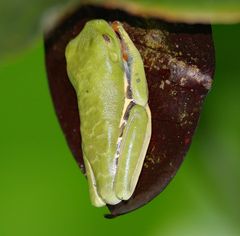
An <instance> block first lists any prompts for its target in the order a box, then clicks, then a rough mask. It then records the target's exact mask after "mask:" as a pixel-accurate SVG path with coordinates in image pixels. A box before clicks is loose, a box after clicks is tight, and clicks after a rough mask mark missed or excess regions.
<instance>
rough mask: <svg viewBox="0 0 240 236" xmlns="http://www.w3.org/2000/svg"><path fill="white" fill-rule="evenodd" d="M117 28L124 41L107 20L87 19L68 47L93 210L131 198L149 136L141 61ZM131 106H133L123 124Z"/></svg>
mask: <svg viewBox="0 0 240 236" xmlns="http://www.w3.org/2000/svg"><path fill="white" fill-rule="evenodd" d="M117 24H118V30H119V31H118V32H119V34H120V36H121V38H122V40H121V41H122V42H120V40H119V38H118V37H117V35H116V33H115V31H114V30H113V28H112V27H111V26H110V25H109V24H108V23H107V22H106V21H104V20H91V21H89V22H87V23H86V25H85V27H84V28H83V30H82V31H81V32H80V34H79V35H78V36H77V37H76V38H74V39H73V40H71V41H70V42H69V44H68V45H67V48H66V61H67V72H68V76H69V79H70V81H71V83H72V85H73V87H74V88H75V91H76V94H77V99H78V107H79V115H80V120H81V128H80V130H81V136H82V150H83V158H84V163H85V167H86V174H87V178H88V183H89V191H90V198H91V202H92V204H93V205H94V206H97V207H100V206H104V205H106V204H111V205H115V204H117V203H119V202H120V201H122V200H127V199H129V198H130V197H131V195H132V194H133V192H134V189H135V187H136V184H137V181H138V178H139V175H140V172H141V169H142V165H143V162H144V158H145V155H146V152H147V148H148V145H149V141H150V136H151V113H150V110H149V107H148V104H147V100H148V89H147V82H146V78H145V73H144V67H143V63H142V59H141V56H140V54H139V52H138V50H137V49H136V47H135V46H134V44H133V43H132V41H131V39H130V38H129V37H128V35H127V33H126V32H125V30H124V29H123V27H122V26H121V24H120V23H119V22H117ZM121 43H124V45H125V48H126V49H127V52H128V57H129V62H130V63H128V64H130V66H129V65H128V67H127V68H128V70H129V71H130V83H129V82H128V85H129V86H130V88H131V91H132V98H131V99H128V98H127V96H126V84H127V79H126V65H127V63H126V62H124V60H123V58H122V47H121ZM129 102H134V106H133V107H132V108H131V109H130V111H129V116H128V119H126V120H124V118H123V117H124V114H125V112H126V107H127V105H128V104H129ZM123 124H125V125H123ZM120 127H124V128H123V129H120ZM121 130H123V132H122V131H121ZM117 150H118V151H117Z"/></svg>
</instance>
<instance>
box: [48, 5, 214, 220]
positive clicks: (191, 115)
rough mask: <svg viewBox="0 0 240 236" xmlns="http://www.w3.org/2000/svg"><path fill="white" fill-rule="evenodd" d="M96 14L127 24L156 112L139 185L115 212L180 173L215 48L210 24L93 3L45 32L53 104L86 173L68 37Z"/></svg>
mask: <svg viewBox="0 0 240 236" xmlns="http://www.w3.org/2000/svg"><path fill="white" fill-rule="evenodd" d="M95 18H101V19H105V20H108V21H114V20H119V21H121V22H122V23H123V25H124V28H125V30H126V31H127V32H128V34H129V36H130V37H131V39H132V41H133V42H134V44H135V46H136V47H137V48H138V50H139V52H140V54H141V56H142V58H143V61H144V66H145V72H146V78H147V81H148V87H149V106H150V109H151V111H152V128H153V130H152V137H151V141H150V145H149V149H148V152H147V156H146V159H145V162H144V167H143V170H142V173H141V175H140V179H139V182H138V185H137V188H136V190H135V192H134V194H133V196H132V197H131V198H130V199H129V200H128V201H125V202H121V203H119V204H118V205H115V206H108V207H109V209H110V211H111V215H110V217H114V216H117V215H120V214H124V213H127V212H129V211H132V210H134V209H136V208H138V207H140V206H142V205H144V204H146V203H147V202H149V201H150V200H151V199H153V198H154V197H155V196H156V195H158V194H159V193H160V192H161V191H162V190H163V189H164V188H165V187H166V185H167V184H168V183H169V181H170V180H171V179H172V178H173V176H174V175H175V174H176V171H177V170H178V168H179V166H180V164H181V163H182V161H183V158H184V156H185V154H186V152H187V150H188V148H189V145H190V143H191V140H192V135H193V133H194V131H195V128H196V125H197V122H198V119H199V114H200V110H201V106H202V103H203V101H204V98H205V96H206V94H207V93H208V91H209V89H210V87H211V83H212V77H213V74H214V48H213V42H212V36H211V27H210V26H209V25H186V24H171V23H167V22H164V21H160V20H158V19H156V18H155V19H153V18H152V19H150V18H149V19H146V18H145V19H144V18H141V17H136V16H132V15H129V14H128V13H126V12H124V11H120V10H112V9H108V8H102V7H93V6H83V7H81V8H79V9H77V10H76V11H75V12H74V13H72V14H70V15H69V16H67V17H66V18H65V19H63V20H62V21H61V22H60V23H59V25H57V26H56V27H55V28H54V29H53V30H52V31H51V32H49V33H48V34H46V36H45V50H46V66H47V72H48V80H49V85H50V90H51V94H52V98H53V101H54V106H55V109H56V113H57V116H58V119H59V122H60V124H61V127H62V129H63V131H64V134H65V136H66V139H67V142H68V144H69V147H70V149H71V150H72V153H73V155H74V157H75V158H76V160H77V162H78V164H79V166H80V168H81V169H82V171H83V172H85V170H84V164H83V159H82V152H81V137H80V132H79V124H80V121H79V116H78V108H77V98H76V95H75V91H74V89H73V87H72V86H71V83H70V81H69V79H68V77H67V72H66V62H65V56H64V53H65V47H66V45H67V43H68V42H69V40H71V39H72V38H73V37H75V36H76V35H77V34H78V33H79V32H80V31H81V29H82V28H83V26H84V24H85V22H87V21H88V20H90V19H95ZM86 191H87V190H86Z"/></svg>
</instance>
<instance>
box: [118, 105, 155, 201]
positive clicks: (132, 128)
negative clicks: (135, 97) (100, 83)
mask: <svg viewBox="0 0 240 236" xmlns="http://www.w3.org/2000/svg"><path fill="white" fill-rule="evenodd" d="M150 137H151V114H150V109H149V107H148V105H146V107H143V106H140V105H134V106H133V107H132V109H131V110H130V114H129V117H128V120H127V124H126V126H125V128H124V132H123V136H122V141H121V145H120V154H119V158H118V169H117V173H116V177H115V185H114V188H115V192H116V195H117V197H118V198H119V199H122V200H127V199H129V198H130V197H131V195H132V194H133V192H134V189H135V187H136V185H137V181H138V178H139V175H140V173H141V169H142V165H143V162H144V158H145V155H146V152H147V148H148V145H149V141H150Z"/></svg>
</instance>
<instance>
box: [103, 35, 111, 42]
mask: <svg viewBox="0 0 240 236" xmlns="http://www.w3.org/2000/svg"><path fill="white" fill-rule="evenodd" d="M102 36H103V39H104V40H105V42H107V43H110V42H111V37H110V35H108V34H103V35H102Z"/></svg>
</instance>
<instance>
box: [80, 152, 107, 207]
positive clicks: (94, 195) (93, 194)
mask: <svg viewBox="0 0 240 236" xmlns="http://www.w3.org/2000/svg"><path fill="white" fill-rule="evenodd" d="M83 159H84V164H85V168H86V174H87V179H88V185H89V194H90V199H91V202H92V204H93V205H94V206H96V207H101V206H104V205H106V203H105V202H104V201H103V200H102V199H101V197H100V196H99V195H98V192H97V188H96V179H95V176H94V173H93V170H92V167H91V165H90V163H89V161H88V160H87V158H86V157H85V155H84V154H83Z"/></svg>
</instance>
